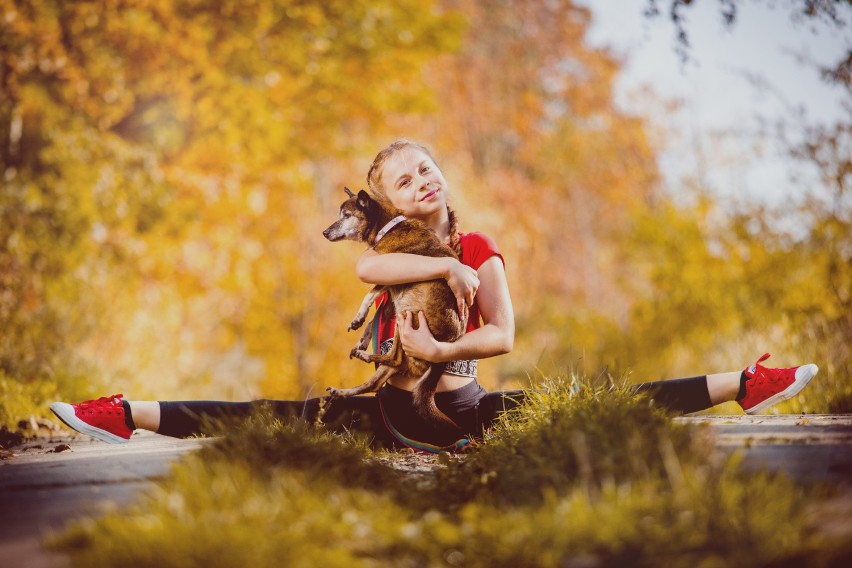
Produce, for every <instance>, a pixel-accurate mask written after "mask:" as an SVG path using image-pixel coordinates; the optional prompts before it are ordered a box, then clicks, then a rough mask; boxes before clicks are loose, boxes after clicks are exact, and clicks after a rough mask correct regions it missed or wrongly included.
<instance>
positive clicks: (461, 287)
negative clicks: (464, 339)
mask: <svg viewBox="0 0 852 568" xmlns="http://www.w3.org/2000/svg"><path fill="white" fill-rule="evenodd" d="M444 278H446V279H447V285H448V286H449V287H450V290H452V291H453V294H454V295H455V297H456V302H457V303H458V308H459V315H461V316H462V317H463V318H464V317H467V309H468V308H469V307H470V306H472V305H473V299H474V297H476V291H477V290H479V276H477V274H476V270H474V269H473V268H471V267H470V266H467V265H466V264H462V263H461V262H459V261H457V260H455V261H454V262H452V263H450V266H449V268H448V269H447V273H446V275H445V276H444Z"/></svg>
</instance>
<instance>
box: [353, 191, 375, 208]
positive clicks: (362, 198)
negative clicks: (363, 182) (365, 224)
mask: <svg viewBox="0 0 852 568" xmlns="http://www.w3.org/2000/svg"><path fill="white" fill-rule="evenodd" d="M372 202H373V198H372V197H370V194H369V193H367V192H366V191H364V190H363V189H362V190H361V191H359V192H358V201H356V203H357V204H358V209H361V210H362V211H366V210H367V209H368V208H369V207H370V203H372Z"/></svg>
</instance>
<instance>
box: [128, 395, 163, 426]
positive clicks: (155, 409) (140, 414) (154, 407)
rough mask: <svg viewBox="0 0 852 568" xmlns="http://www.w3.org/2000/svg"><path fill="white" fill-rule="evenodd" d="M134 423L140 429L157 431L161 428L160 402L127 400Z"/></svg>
mask: <svg viewBox="0 0 852 568" xmlns="http://www.w3.org/2000/svg"><path fill="white" fill-rule="evenodd" d="M127 405H128V407H129V408H128V409H127V410H128V411H129V412H130V413H131V416H132V417H133V423H134V424H135V425H136V428H138V429H140V430H150V431H151V432H156V431H157V430H159V429H160V403H159V402H156V401H151V400H134V401H130V400H128V401H127Z"/></svg>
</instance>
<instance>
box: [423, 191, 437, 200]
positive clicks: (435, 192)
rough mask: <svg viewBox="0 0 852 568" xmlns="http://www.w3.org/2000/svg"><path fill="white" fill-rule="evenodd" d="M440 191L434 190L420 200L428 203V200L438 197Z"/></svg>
mask: <svg viewBox="0 0 852 568" xmlns="http://www.w3.org/2000/svg"><path fill="white" fill-rule="evenodd" d="M438 191H439V190H437V189H433V190H432V191H430V192H429V193H427V194H426V195H424V196H423V197H421V198H420V201H426V200H428V199H432V198H433V197H435V196H436V195H438Z"/></svg>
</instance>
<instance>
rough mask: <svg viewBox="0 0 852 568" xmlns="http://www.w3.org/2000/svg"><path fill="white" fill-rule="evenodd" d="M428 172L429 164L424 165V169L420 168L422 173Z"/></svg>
mask: <svg viewBox="0 0 852 568" xmlns="http://www.w3.org/2000/svg"><path fill="white" fill-rule="evenodd" d="M428 172H429V166H424V167H423V169H422V170H420V173H422V174H425V173H428Z"/></svg>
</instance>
